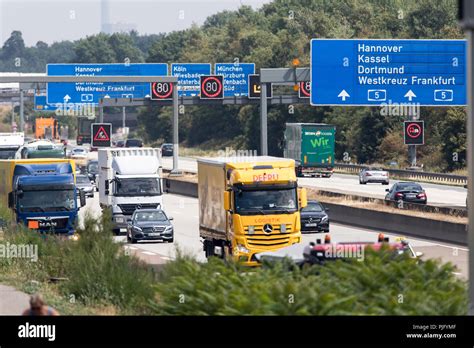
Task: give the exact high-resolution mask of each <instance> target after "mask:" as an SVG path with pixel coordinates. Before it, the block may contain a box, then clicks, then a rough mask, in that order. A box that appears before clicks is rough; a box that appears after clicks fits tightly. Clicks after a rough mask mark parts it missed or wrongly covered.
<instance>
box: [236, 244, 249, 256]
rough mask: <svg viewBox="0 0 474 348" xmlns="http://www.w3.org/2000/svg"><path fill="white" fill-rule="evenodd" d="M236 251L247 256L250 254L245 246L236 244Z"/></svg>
mask: <svg viewBox="0 0 474 348" xmlns="http://www.w3.org/2000/svg"><path fill="white" fill-rule="evenodd" d="M237 250H238V251H239V252H241V253H244V254H248V253H249V252H250V250H249V249H247V248H246V247H245V246H243V245H242V244H237Z"/></svg>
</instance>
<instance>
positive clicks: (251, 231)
mask: <svg viewBox="0 0 474 348" xmlns="http://www.w3.org/2000/svg"><path fill="white" fill-rule="evenodd" d="M254 233H255V226H253V225H252V226H249V234H254Z"/></svg>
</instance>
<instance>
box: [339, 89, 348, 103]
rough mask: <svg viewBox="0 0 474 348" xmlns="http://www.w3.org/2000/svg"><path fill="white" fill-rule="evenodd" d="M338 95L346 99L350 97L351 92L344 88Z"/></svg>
mask: <svg viewBox="0 0 474 348" xmlns="http://www.w3.org/2000/svg"><path fill="white" fill-rule="evenodd" d="M337 96H338V97H339V98H342V101H346V98H348V97H350V95H349V93H347V92H346V90H345V89H343V90H342V91H341V93H339V94H338V95H337Z"/></svg>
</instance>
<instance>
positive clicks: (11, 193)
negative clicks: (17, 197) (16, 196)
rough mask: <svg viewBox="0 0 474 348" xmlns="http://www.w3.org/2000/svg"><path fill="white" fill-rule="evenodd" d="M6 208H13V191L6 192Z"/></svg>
mask: <svg viewBox="0 0 474 348" xmlns="http://www.w3.org/2000/svg"><path fill="white" fill-rule="evenodd" d="M8 208H13V192H9V193H8Z"/></svg>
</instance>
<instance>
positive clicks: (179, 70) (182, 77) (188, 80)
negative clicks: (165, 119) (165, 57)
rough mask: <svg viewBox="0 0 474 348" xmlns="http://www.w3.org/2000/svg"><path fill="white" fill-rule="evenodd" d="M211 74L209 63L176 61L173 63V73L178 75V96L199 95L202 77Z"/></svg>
mask: <svg viewBox="0 0 474 348" xmlns="http://www.w3.org/2000/svg"><path fill="white" fill-rule="evenodd" d="M210 74H211V64H209V63H174V64H171V75H172V76H177V77H178V96H180V97H182V96H186V97H192V96H198V95H199V92H200V77H201V76H203V75H210Z"/></svg>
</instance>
